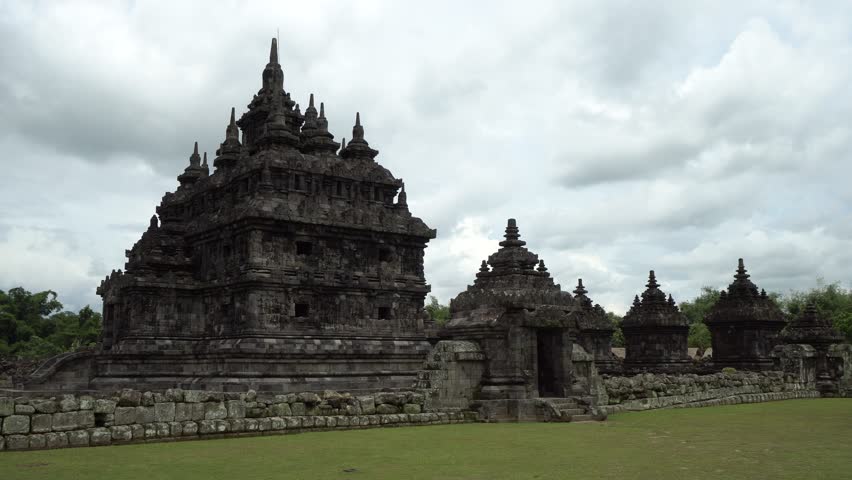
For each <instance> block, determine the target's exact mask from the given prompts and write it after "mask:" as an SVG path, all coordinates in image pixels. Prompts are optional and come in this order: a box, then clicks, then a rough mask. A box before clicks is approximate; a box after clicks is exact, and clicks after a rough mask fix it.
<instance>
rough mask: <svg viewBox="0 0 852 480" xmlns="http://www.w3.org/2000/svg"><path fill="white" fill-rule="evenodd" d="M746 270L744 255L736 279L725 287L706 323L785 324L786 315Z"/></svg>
mask: <svg viewBox="0 0 852 480" xmlns="http://www.w3.org/2000/svg"><path fill="white" fill-rule="evenodd" d="M746 271H747V270H746V269H745V265H744V263H743V259H742V258H740V259H739V261H738V265H737V272H736V274H735V275H734V281H733V282H732V283H731V284H730V285H728V289H727V290H722V292H721V295H720V297H719V301H718V302H716V304H715V305H714V306H713V308H712V309H711V310H710V313H708V315H707V317H706V318H705V323H706V324H708V325H713V324H730V323H775V324H778V325H779V327H778V328H780V326H783V324H784V314H783V313H782V312H781V310H780V309H779V308H778V306H777V305H776V304H775V302H773V301H772V299H770V298H769V296H768V295H767V294H766V291H765V290H760V291H759V292H758V289H757V286H756V285H755V284H754V283H753V282H752V281H751V280H750V279H749V277H750V275H749V274H748V273H746Z"/></svg>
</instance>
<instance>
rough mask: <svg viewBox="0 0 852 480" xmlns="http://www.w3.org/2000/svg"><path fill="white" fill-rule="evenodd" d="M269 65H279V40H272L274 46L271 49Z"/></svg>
mask: <svg viewBox="0 0 852 480" xmlns="http://www.w3.org/2000/svg"><path fill="white" fill-rule="evenodd" d="M269 63H272V64H276V63H278V39H277V38H273V39H272V46H271V47H269Z"/></svg>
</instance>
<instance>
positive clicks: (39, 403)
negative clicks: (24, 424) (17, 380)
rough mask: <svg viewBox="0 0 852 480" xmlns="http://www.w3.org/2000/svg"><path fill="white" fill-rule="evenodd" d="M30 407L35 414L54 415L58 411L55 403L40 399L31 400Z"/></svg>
mask: <svg viewBox="0 0 852 480" xmlns="http://www.w3.org/2000/svg"><path fill="white" fill-rule="evenodd" d="M30 405H32V406H33V408H35V411H36V412H37V413H56V411H57V410H58V406H57V405H56V402H54V401H53V400H47V399H40V398H39V399H33V400H30Z"/></svg>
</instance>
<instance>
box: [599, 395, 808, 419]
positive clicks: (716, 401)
mask: <svg viewBox="0 0 852 480" xmlns="http://www.w3.org/2000/svg"><path fill="white" fill-rule="evenodd" d="M685 397H687V396H683V397H662V398H656V399H653V398H645V399H642V400H634V401H630V402H626V403H622V404H618V405H606V406H601V407H598V409H599V410H601V411H603V412H605V413H606V414H607V415H611V414H613V413H619V412H637V411H643V410H657V409H665V408H694V407H715V406H720V405H737V404H740V403H760V402H772V401H778V400H793V399H798V398H819V397H820V394H819V392H817V391H816V390H796V391H789V392H766V393H744V394H739V395H729V396H723V397H717V398H709V399H704V400H697V401H689V400H688V399H686V398H685ZM655 400H666V401H667V402H666V403H668V404H663V402H657V401H655Z"/></svg>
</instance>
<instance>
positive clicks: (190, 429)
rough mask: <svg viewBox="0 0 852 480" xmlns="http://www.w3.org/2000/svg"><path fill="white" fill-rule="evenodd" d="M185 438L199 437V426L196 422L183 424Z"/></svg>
mask: <svg viewBox="0 0 852 480" xmlns="http://www.w3.org/2000/svg"><path fill="white" fill-rule="evenodd" d="M181 426H182V427H183V436H185V437H186V436H190V435H198V424H197V423H195V422H181Z"/></svg>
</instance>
